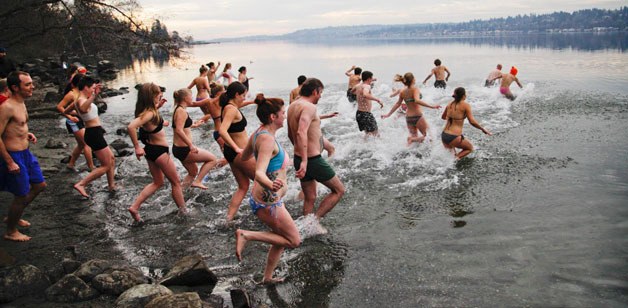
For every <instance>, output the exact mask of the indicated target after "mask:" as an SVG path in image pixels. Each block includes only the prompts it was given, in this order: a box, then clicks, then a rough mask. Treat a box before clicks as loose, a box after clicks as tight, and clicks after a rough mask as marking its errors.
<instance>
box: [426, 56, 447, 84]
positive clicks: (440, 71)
mask: <svg viewBox="0 0 628 308" xmlns="http://www.w3.org/2000/svg"><path fill="white" fill-rule="evenodd" d="M434 65H436V67H434V68H433V69H432V71H431V72H430V74H429V75H427V77H426V78H425V80H423V84H426V83H427V81H428V80H430V78H432V75H433V76H434V79H435V81H434V88H443V89H445V88H446V87H447V81H449V76H450V75H451V73H450V72H449V70H448V69H447V67H446V66H444V65H441V62H440V60H439V59H436V60H434ZM445 73H447V77H445Z"/></svg>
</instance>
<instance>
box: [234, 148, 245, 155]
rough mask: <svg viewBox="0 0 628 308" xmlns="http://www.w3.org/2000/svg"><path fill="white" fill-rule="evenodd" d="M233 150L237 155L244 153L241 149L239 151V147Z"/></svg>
mask: <svg viewBox="0 0 628 308" xmlns="http://www.w3.org/2000/svg"><path fill="white" fill-rule="evenodd" d="M234 150H235V152H236V153H238V154H242V152H243V151H244V150H243V149H241V148H240V147H236V148H235V149H234Z"/></svg>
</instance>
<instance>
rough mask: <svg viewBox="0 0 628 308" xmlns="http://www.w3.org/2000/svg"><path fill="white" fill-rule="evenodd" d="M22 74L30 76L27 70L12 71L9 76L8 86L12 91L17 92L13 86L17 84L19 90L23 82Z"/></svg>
mask: <svg viewBox="0 0 628 308" xmlns="http://www.w3.org/2000/svg"><path fill="white" fill-rule="evenodd" d="M22 75H24V76H30V75H29V74H28V73H27V72H23V71H12V72H10V73H9V75H8V76H7V86H8V87H9V90H11V93H15V91H14V90H13V86H16V87H17V88H18V90H19V89H20V84H21V83H22V80H21V79H20V76H22Z"/></svg>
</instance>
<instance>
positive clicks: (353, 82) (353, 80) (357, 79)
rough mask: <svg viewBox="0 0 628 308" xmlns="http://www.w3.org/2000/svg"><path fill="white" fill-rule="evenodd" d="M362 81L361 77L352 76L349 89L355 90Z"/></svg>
mask: <svg viewBox="0 0 628 308" xmlns="http://www.w3.org/2000/svg"><path fill="white" fill-rule="evenodd" d="M360 81H362V80H361V79H360V75H351V77H349V89H353V87H355V86H356V85H357V84H358V83H360Z"/></svg>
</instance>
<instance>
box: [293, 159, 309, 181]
mask: <svg viewBox="0 0 628 308" xmlns="http://www.w3.org/2000/svg"><path fill="white" fill-rule="evenodd" d="M306 171H307V161H302V162H301V166H299V169H298V170H297V171H296V172H295V173H296V176H297V178H299V179H302V178H304V177H305V172H306Z"/></svg>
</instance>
